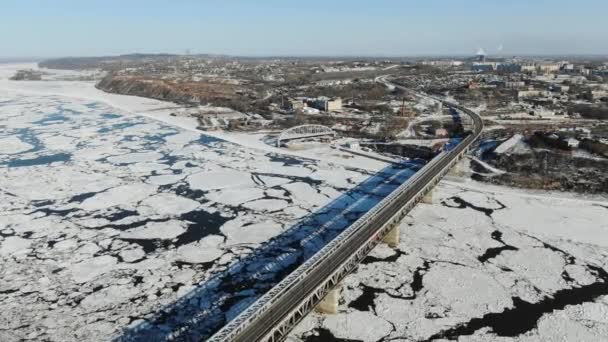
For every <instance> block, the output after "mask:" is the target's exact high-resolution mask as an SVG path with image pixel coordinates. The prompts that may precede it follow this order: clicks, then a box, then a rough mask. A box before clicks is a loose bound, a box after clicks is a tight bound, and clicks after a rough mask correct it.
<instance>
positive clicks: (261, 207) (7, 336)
mask: <svg viewBox="0 0 608 342" xmlns="http://www.w3.org/2000/svg"><path fill="white" fill-rule="evenodd" d="M32 84H36V87H37V89H38V90H37V92H38V93H37V94H31V93H28V92H24V93H20V92H2V91H0V127H1V128H2V129H1V130H0V213H1V214H0V259H1V260H0V263H1V265H2V266H0V267H1V270H2V272H1V275H0V305H1V307H2V310H1V311H0V327H2V328H0V339H1V340H2V341H11V340H21V339H36V340H52V341H70V340H111V339H116V338H118V339H125V340H132V339H141V340H144V339H146V340H147V339H148V338H149V337H150V336H154V337H159V338H165V337H169V336H175V335H179V336H182V337H204V336H208V335H209V334H210V333H212V332H213V331H215V330H217V329H218V328H219V327H221V326H222V325H223V324H224V322H225V320H226V319H227V318H230V317H232V316H234V315H235V314H237V313H238V312H239V311H240V310H242V309H244V308H245V307H246V306H247V305H248V304H250V303H251V302H252V301H253V300H254V299H255V298H257V297H259V296H260V295H261V294H262V293H264V291H266V290H268V289H269V288H270V287H271V286H272V285H273V284H275V283H276V282H278V281H279V280H280V279H281V278H282V277H283V276H285V275H286V274H287V273H288V272H289V271H291V270H293V269H294V268H295V267H296V266H297V265H299V264H300V263H301V262H302V261H304V260H306V258H308V257H310V256H311V255H312V254H313V253H314V252H315V251H317V250H318V249H320V248H321V247H322V246H323V245H324V244H325V243H326V242H327V241H329V240H331V239H332V238H333V237H335V236H336V235H337V234H338V233H339V232H340V231H342V230H343V229H344V228H345V227H347V226H348V225H349V224H350V223H351V222H353V221H354V220H356V219H357V218H358V217H359V216H360V215H361V214H363V213H364V212H365V211H367V210H368V209H369V208H371V207H372V206H373V205H374V204H375V203H377V202H378V201H379V200H380V199H381V198H382V197H383V196H386V195H387V194H388V193H390V191H392V190H393V189H394V188H395V187H396V186H398V185H399V184H400V183H401V182H403V181H404V180H406V179H407V178H408V177H409V176H411V175H412V174H413V173H414V172H415V170H416V169H417V168H419V167H420V165H415V164H412V165H410V166H409V167H408V168H392V167H385V168H383V169H381V170H380V171H379V172H370V171H366V170H363V169H357V168H350V167H345V166H341V165H336V164H332V163H329V162H325V161H316V160H312V159H306V158H301V157H293V156H285V155H281V154H276V153H273V152H268V151H262V150H256V149H251V148H247V147H243V146H240V145H237V144H234V143H230V142H226V141H223V140H220V139H217V138H213V137H209V136H206V135H201V134H200V133H197V132H193V131H188V130H184V129H181V128H178V127H175V126H172V125H168V124H165V123H162V122H159V121H156V120H153V119H150V118H147V117H143V116H135V115H123V113H121V112H120V111H118V110H116V109H114V108H112V107H110V106H108V105H106V104H104V103H102V102H97V101H91V100H88V99H77V98H73V97H64V96H59V95H53V94H52V92H49V94H44V87H43V86H40V82H34V83H32ZM24 87H25V88H27V86H24ZM49 87H50V88H49V89H51V88H52V83H49ZM24 308H27V310H24Z"/></svg>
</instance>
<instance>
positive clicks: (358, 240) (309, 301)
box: [208, 84, 483, 342]
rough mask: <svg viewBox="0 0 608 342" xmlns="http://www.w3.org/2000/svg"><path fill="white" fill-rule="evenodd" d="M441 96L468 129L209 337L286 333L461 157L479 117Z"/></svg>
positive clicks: (269, 337)
mask: <svg viewBox="0 0 608 342" xmlns="http://www.w3.org/2000/svg"><path fill="white" fill-rule="evenodd" d="M392 85H393V86H395V87H400V88H402V87H401V86H398V85H394V84H392ZM440 101H442V102H443V103H444V104H445V105H447V106H450V107H453V108H456V109H458V110H460V111H461V112H463V113H465V114H467V115H468V116H469V117H470V118H471V119H472V122H473V131H472V132H470V133H469V134H468V136H467V137H466V138H464V139H463V140H462V141H461V142H460V144H458V145H456V146H454V147H453V148H451V149H445V150H444V151H442V152H441V153H440V154H439V155H437V156H436V157H435V158H433V160H431V161H430V162H429V163H428V164H426V165H425V166H424V167H423V168H422V169H421V170H419V171H418V172H416V174H414V175H413V176H412V177H411V178H410V179H408V180H407V182H405V183H404V184H402V185H401V186H399V187H398V188H397V189H396V190H395V191H393V192H392V193H391V194H390V195H388V196H387V197H385V198H384V199H383V200H382V201H380V202H379V203H378V204H377V205H376V206H375V207H374V208H372V209H371V210H370V211H368V212H367V213H366V214H365V215H363V216H362V217H361V218H359V219H358V220H357V221H356V222H354V223H353V224H352V225H351V226H350V227H348V228H347V229H345V230H344V231H343V232H342V233H341V234H340V235H338V236H337V237H336V238H335V239H334V240H332V241H331V242H330V243H328V244H327V245H326V246H325V247H323V248H322V249H321V250H320V251H319V252H317V253H316V254H315V255H314V256H312V257H311V258H310V259H308V260H307V261H306V262H304V263H303V264H302V265H300V266H299V267H298V268H297V269H296V270H295V271H293V272H292V273H291V274H289V275H288V276H287V277H286V278H285V279H283V280H282V281H281V282H280V283H279V284H277V285H276V286H275V287H274V288H272V289H271V290H270V291H268V292H267V293H266V294H264V295H263V296H262V297H260V298H259V299H258V300H257V301H256V302H254V303H253V304H252V305H251V306H250V307H248V308H247V309H246V310H245V311H243V312H242V313H241V314H239V315H238V316H237V317H235V318H234V319H233V320H232V321H230V322H228V324H227V325H225V326H224V327H223V328H222V329H221V330H219V331H218V332H217V333H216V334H214V335H213V336H212V337H211V338H210V339H209V340H208V341H213V342H225V341H242V342H250V341H281V340H283V339H285V338H286V337H287V334H288V333H289V331H291V329H292V328H293V327H294V326H295V325H296V324H297V323H298V322H299V321H300V320H302V318H304V317H305V316H306V315H307V314H308V313H309V312H310V311H311V310H313V309H314V308H315V306H316V305H317V304H318V303H319V302H321V300H322V299H323V298H324V297H325V296H326V295H327V294H328V293H329V292H330V291H331V289H333V288H334V287H335V286H336V285H338V283H339V282H340V281H341V280H342V279H343V278H344V277H345V276H346V275H348V274H349V273H351V272H352V271H353V270H354V269H355V268H356V267H357V265H358V264H359V263H360V262H361V261H362V260H363V259H364V258H365V257H366V256H367V254H368V253H369V252H370V251H371V250H372V249H373V248H374V247H375V246H376V245H377V244H378V243H380V241H382V239H383V238H384V237H385V236H386V235H387V234H388V233H389V232H391V231H393V229H395V228H396V227H397V226H398V225H399V224H400V222H401V220H402V219H403V218H404V217H405V215H406V214H407V213H408V212H409V211H410V210H411V209H412V208H413V207H414V206H415V205H416V204H417V203H418V202H419V201H421V200H422V199H423V197H424V196H425V195H426V194H427V193H428V192H430V191H431V190H432V189H433V187H434V186H435V185H436V184H437V183H439V181H440V180H441V178H442V177H443V176H445V175H446V174H447V173H448V172H449V170H450V169H451V168H452V167H453V166H454V165H455V164H456V163H458V161H459V160H460V159H462V158H463V156H464V155H465V153H466V152H467V151H468V149H469V148H470V146H471V145H472V144H473V142H475V140H477V139H478V138H479V136H480V135H481V132H482V130H483V122H482V119H481V117H480V116H479V115H477V114H476V113H475V112H473V111H471V110H469V109H467V108H464V107H462V106H459V105H457V104H453V103H450V102H447V101H444V100H440Z"/></svg>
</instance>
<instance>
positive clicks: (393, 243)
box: [382, 225, 401, 247]
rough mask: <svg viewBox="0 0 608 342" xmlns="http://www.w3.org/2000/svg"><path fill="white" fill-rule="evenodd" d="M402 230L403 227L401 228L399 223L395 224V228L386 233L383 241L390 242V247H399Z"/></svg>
mask: <svg viewBox="0 0 608 342" xmlns="http://www.w3.org/2000/svg"><path fill="white" fill-rule="evenodd" d="M400 232H401V229H399V225H397V226H395V228H393V229H391V230H390V231H389V232H388V233H386V235H385V236H384V238H383V239H382V241H383V242H385V243H386V244H388V245H389V246H390V247H397V245H398V244H399V233H400Z"/></svg>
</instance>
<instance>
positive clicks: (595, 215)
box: [288, 181, 608, 342]
mask: <svg viewBox="0 0 608 342" xmlns="http://www.w3.org/2000/svg"><path fill="white" fill-rule="evenodd" d="M560 195H561V196H560ZM434 198H435V203H434V204H431V205H429V204H419V205H418V206H417V207H416V208H415V209H414V210H413V211H412V212H411V213H410V214H409V215H408V216H407V218H406V219H405V220H404V221H403V223H402V224H401V236H400V238H401V242H400V243H399V245H398V246H397V247H396V248H390V247H388V246H387V245H380V246H378V247H377V248H376V249H375V250H374V251H372V253H371V254H370V255H369V256H368V257H367V258H366V259H365V260H364V261H363V263H362V264H361V266H360V267H359V269H358V270H357V271H356V272H355V273H353V274H351V275H349V276H347V277H346V279H345V280H344V281H343V282H342V284H341V293H342V298H343V300H342V301H341V302H340V305H339V312H338V314H336V315H322V314H318V313H313V314H311V315H309V316H308V317H306V318H305V319H304V320H303V321H302V322H301V323H300V326H298V327H296V328H295V329H294V331H293V332H292V333H291V335H290V337H289V338H288V340H289V341H292V342H295V341H336V340H342V339H347V340H349V341H350V340H353V341H445V340H458V341H501V342H506V341H526V342H528V341H529V342H531V341H605V340H608V272H607V271H606V268H607V267H608V241H606V239H605V237H606V236H608V201H606V200H605V199H604V200H602V199H601V198H596V199H588V198H581V197H580V196H577V195H574V194H556V193H552V194H544V195H543V194H538V193H531V192H526V191H522V190H514V189H509V188H504V187H498V186H488V185H485V184H480V183H476V182H470V181H469V182H462V181H443V182H441V183H440V184H439V186H438V188H436V193H435V194H434Z"/></svg>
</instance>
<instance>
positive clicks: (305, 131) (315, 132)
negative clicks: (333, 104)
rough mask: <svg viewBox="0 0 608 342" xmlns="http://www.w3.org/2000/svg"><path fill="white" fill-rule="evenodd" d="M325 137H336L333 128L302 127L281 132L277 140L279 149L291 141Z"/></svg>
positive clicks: (320, 126) (318, 126)
mask: <svg viewBox="0 0 608 342" xmlns="http://www.w3.org/2000/svg"><path fill="white" fill-rule="evenodd" d="M324 135H331V136H334V137H335V136H336V132H334V131H333V130H332V129H331V128H329V127H326V126H322V125H302V126H296V127H291V128H289V129H286V130H284V131H283V132H281V134H280V135H279V137H278V138H277V147H281V143H282V142H285V141H289V140H295V139H304V138H314V137H320V136H324Z"/></svg>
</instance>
